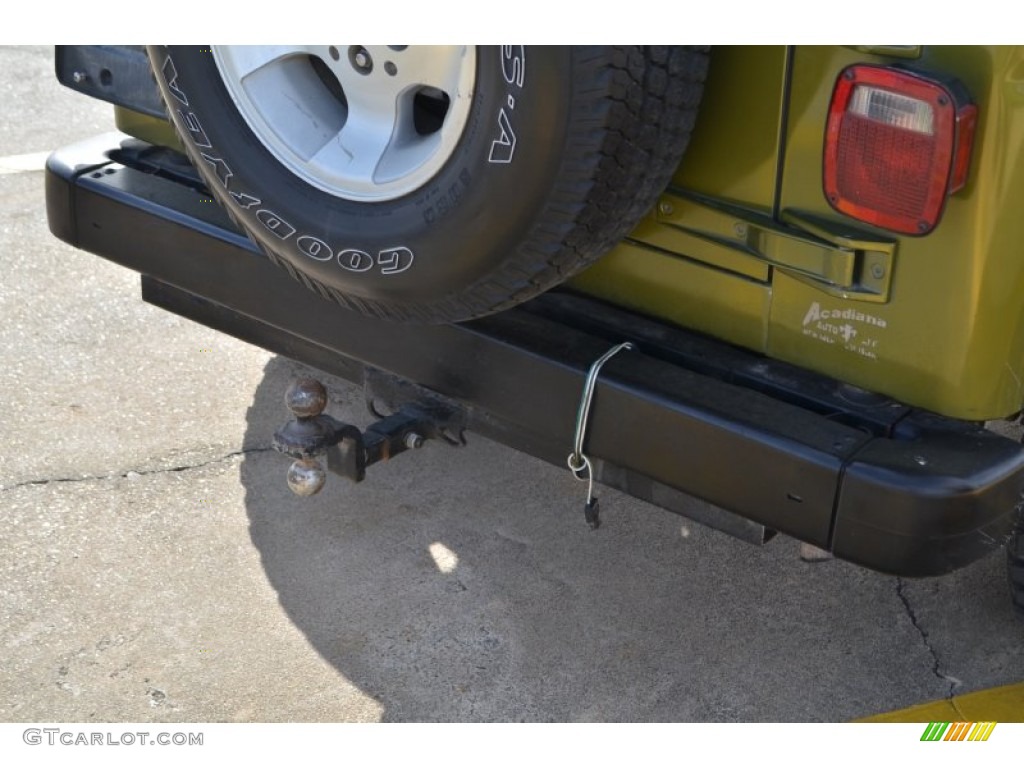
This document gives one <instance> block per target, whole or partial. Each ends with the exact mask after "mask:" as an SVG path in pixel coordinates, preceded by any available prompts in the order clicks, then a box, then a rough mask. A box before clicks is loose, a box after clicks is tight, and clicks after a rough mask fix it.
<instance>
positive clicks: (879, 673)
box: [241, 358, 1024, 721]
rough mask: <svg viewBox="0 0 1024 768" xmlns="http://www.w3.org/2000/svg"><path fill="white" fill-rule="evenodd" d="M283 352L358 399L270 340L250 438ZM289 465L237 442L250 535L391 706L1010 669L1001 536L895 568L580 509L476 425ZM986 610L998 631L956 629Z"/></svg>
mask: <svg viewBox="0 0 1024 768" xmlns="http://www.w3.org/2000/svg"><path fill="white" fill-rule="evenodd" d="M297 373H313V375H316V376H318V377H320V378H321V379H322V380H323V381H324V383H325V384H326V385H327V386H328V389H329V392H330V394H331V397H332V402H331V405H330V406H329V407H328V412H329V413H332V414H333V415H335V416H337V417H338V418H341V419H342V420H344V421H350V422H353V423H355V424H357V425H358V426H360V427H365V426H366V425H367V424H368V423H370V422H371V421H372V418H371V417H370V416H369V414H368V413H367V412H366V410H365V408H364V406H363V403H362V399H361V393H359V391H358V390H357V389H355V388H353V387H352V386H351V385H348V384H344V383H341V382H339V381H337V380H335V379H332V378H330V377H326V376H323V375H322V374H320V373H318V372H315V371H310V369H308V368H305V367H304V366H301V365H299V364H297V363H293V362H291V361H289V360H287V359H285V358H274V359H272V360H271V361H270V362H269V363H268V365H267V367H266V370H265V375H264V378H263V380H262V382H261V383H260V385H259V386H258V388H257V390H256V392H255V395H254V399H253V404H252V406H251V408H250V409H249V412H248V416H247V433H246V438H245V445H246V446H247V447H249V448H250V449H252V448H256V447H258V446H267V445H269V442H270V436H271V435H272V433H273V431H274V430H275V429H276V428H278V427H279V426H281V425H282V424H283V423H284V421H285V419H286V412H285V409H284V406H283V393H284V390H285V388H286V387H287V385H288V383H289V381H290V380H291V379H292V377H293V376H295V375H296V374H297ZM287 466H288V460H287V459H285V458H284V457H282V456H279V455H277V454H274V453H273V452H268V451H259V450H252V451H251V452H249V453H247V455H246V458H245V460H244V462H243V464H242V469H241V479H242V482H243V484H244V487H245V493H246V509H247V514H248V516H249V524H250V533H251V537H252V541H253V544H254V545H255V546H256V547H257V549H258V550H259V553H260V556H261V558H262V562H263V566H264V568H265V571H266V575H267V578H268V579H269V581H270V583H271V584H272V586H273V587H274V589H275V590H276V591H277V594H278V596H279V600H280V604H281V607H282V608H283V609H284V611H285V612H286V613H287V616H288V617H289V618H290V620H291V621H292V622H294V624H295V626H296V627H298V628H299V629H300V630H301V631H302V632H303V633H304V634H305V635H306V637H307V638H308V640H309V642H310V643H311V644H312V646H313V647H314V648H315V649H316V651H317V652H318V653H320V654H321V655H322V657H323V658H324V659H326V660H327V661H328V662H329V663H330V664H332V665H333V666H334V667H335V668H336V669H337V671H338V673H339V674H340V675H342V676H343V677H344V678H345V679H346V680H348V681H349V682H351V683H352V684H353V685H355V686H358V688H359V689H360V690H361V691H363V692H364V693H365V694H367V695H368V696H372V697H373V698H374V699H375V700H376V701H377V702H378V703H379V705H380V707H381V709H382V712H381V719H383V720H387V721H521V720H528V721H736V720H739V721H751V720H759V721H788V720H800V721H803V720H825V721H836V720H848V719H852V718H855V717H860V716H865V715H868V714H872V713H875V712H880V711H885V710H888V709H893V708H898V707H904V706H907V705H910V704H912V703H916V702H920V701H927V700H931V699H936V698H941V697H943V696H945V695H947V694H948V692H949V690H950V687H951V685H952V683H951V682H950V678H954V677H955V678H958V679H960V680H962V681H964V685H965V687H964V688H960V689H958V692H960V691H961V690H966V689H967V688H972V689H973V688H978V687H984V686H987V685H991V684H996V683H998V682H1007V681H1010V680H1014V679H1019V678H1020V672H1021V670H1022V669H1024V652H1022V651H1021V650H1020V643H1019V637H1020V629H1019V626H1018V625H1017V624H1015V623H1014V619H1013V617H1012V611H1011V610H1010V608H1009V600H1008V598H1007V595H1006V591H1005V585H1004V583H1003V581H1002V579H1004V578H1005V577H1004V575H1003V570H1002V568H1003V563H1002V558H1001V557H1000V556H993V557H990V558H988V559H986V560H983V561H981V562H980V563H977V564H976V565H974V566H972V567H970V568H968V569H965V570H964V571H961V572H959V573H958V574H954V575H952V576H947V577H944V578H941V579H927V580H919V581H907V582H901V581H898V580H897V579H895V578H893V577H889V576H884V575H881V574H876V573H872V572H869V571H866V570H862V569H860V568H857V567H855V566H852V565H849V564H847V563H842V562H838V561H828V562H824V563H817V564H808V563H804V562H802V561H800V559H799V558H798V557H797V551H798V546H797V543H796V542H794V541H792V540H790V539H788V538H786V537H782V536H780V537H777V538H776V539H775V540H774V541H772V542H770V543H769V544H768V545H766V546H765V547H760V548H758V547H754V546H752V545H748V544H745V543H742V542H738V541H736V540H733V539H731V538H730V537H728V536H725V535H723V534H720V533H718V532H716V531H712V530H710V529H707V528H703V527H701V526H699V525H697V524H694V523H690V522H689V521H688V520H686V519H685V518H681V517H678V516H676V515H673V514H671V513H668V512H664V511H662V510H659V509H657V508H655V507H652V506H650V505H647V504H644V503H642V502H638V501H635V500H633V499H631V498H629V497H627V496H624V495H622V494H620V493H617V492H614V491H612V490H610V489H606V488H603V489H599V493H600V495H601V500H602V510H603V523H604V524H603V525H602V527H601V528H600V529H599V530H597V531H591V530H590V529H589V528H588V527H587V526H586V525H585V523H584V520H583V513H582V490H581V487H580V486H579V485H578V484H577V483H575V482H574V481H573V480H572V478H571V477H570V476H569V473H568V472H567V471H565V470H562V469H560V468H557V467H553V466H550V465H547V464H545V463H542V462H540V461H538V460H535V459H533V458H531V457H528V456H524V455H521V454H517V453H515V452H513V451H510V450H508V449H506V448H504V447H502V446H499V445H497V444H495V443H492V442H489V441H487V440H485V439H483V438H480V437H477V436H475V435H472V434H471V435H469V445H468V447H466V448H461V449H455V448H449V447H447V446H443V445H439V444H431V443H428V445H427V446H426V447H424V448H423V449H422V450H420V451H418V452H415V453H412V452H410V453H407V454H404V455H401V456H399V457H396V458H395V460H394V461H392V462H390V463H388V464H384V465H378V466H373V467H371V468H370V469H369V470H368V473H367V480H366V482H364V483H361V484H358V485H355V484H351V483H348V482H347V481H345V480H343V479H341V478H339V477H335V476H330V475H329V477H328V481H327V485H326V487H325V489H324V490H323V491H322V492H321V493H320V494H319V495H318V496H315V497H313V498H310V499H300V498H297V497H294V496H292V495H291V493H290V491H289V490H288V489H287V487H286V484H285V482H284V473H285V469H286V467H287ZM681 471H685V468H681ZM699 503H700V502H697V501H694V504H699ZM979 623H980V624H981V625H982V626H985V625H986V624H987V625H988V626H989V627H990V632H988V633H987V634H986V638H989V639H987V640H985V641H983V644H984V643H990V644H991V647H978V643H977V641H974V640H971V641H968V640H966V639H965V638H967V637H968V636H969V629H970V628H972V627H974V628H976V627H977V626H978V625H979ZM1014 674H1016V677H1014Z"/></svg>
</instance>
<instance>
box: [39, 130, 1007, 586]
mask: <svg viewBox="0 0 1024 768" xmlns="http://www.w3.org/2000/svg"><path fill="white" fill-rule="evenodd" d="M108 141H109V139H108ZM111 152H112V154H114V155H115V156H117V157H118V158H120V159H122V160H123V159H124V158H125V156H126V155H127V154H130V153H126V151H125V150H123V149H120V148H119V147H118V146H117V143H114V144H113V145H112V146H111ZM83 154H86V155H87V156H88V157H94V156H95V145H94V144H93V145H82V146H73V147H68V148H65V149H63V150H59V151H58V152H57V153H55V154H54V155H53V156H52V157H51V159H50V162H49V163H48V170H47V199H48V211H49V214H50V217H51V218H50V226H51V230H52V231H53V232H54V233H55V234H57V235H58V237H61V238H62V239H65V240H67V241H68V242H71V243H72V244H73V245H76V246H78V247H80V248H84V249H85V250H88V251H92V252H94V253H97V254H99V255H101V256H104V257H105V258H108V259H111V260H112V261H115V262H117V263H119V264H122V265H124V266H127V267H129V268H131V269H135V270H137V271H139V272H141V273H142V274H143V275H145V276H147V277H146V278H144V281H143V284H144V289H145V298H146V299H147V300H149V301H153V302H154V303H157V304H160V305H161V306H165V307H167V308H169V309H171V310H172V311H175V312H178V313H179V314H182V315H185V316H187V317H192V318H194V319H197V320H198V321H199V322H203V323H206V324H208V325H211V326H213V327H218V328H220V329H221V330H225V331H227V332H229V333H232V334H234V335H236V336H239V337H240V338H244V339H246V340H248V341H251V342H253V343H256V344H260V345H262V346H265V347H267V348H269V349H272V350H274V351H278V352H282V353H284V354H288V355H290V356H292V357H295V358H296V359H300V360H303V361H305V362H308V363H310V364H312V365H315V366H317V367H320V368H322V369H324V370H327V371H330V372H332V373H338V374H340V375H342V376H346V377H348V378H351V379H353V380H356V381H359V380H361V377H362V375H363V374H364V371H365V369H366V368H368V367H372V368H376V369H382V370H385V371H389V372H391V373H393V374H395V375H396V376H399V377H401V378H404V379H407V380H409V381H412V382H416V383H418V384H419V385H421V386H423V387H426V388H428V389H430V390H433V391H434V392H437V393H439V394H441V395H443V396H444V397H446V398H449V399H451V400H454V401H456V402H459V403H461V404H462V407H463V408H464V409H465V412H466V414H467V422H468V425H469V428H470V429H472V430H474V431H477V432H480V433H482V434H485V435H487V436H489V437H492V438H495V439H497V440H500V441H501V442H504V443H506V444H508V445H510V446H512V447H514V448H517V449H519V450H522V451H525V452H527V453H530V454H533V455H535V456H538V457H541V458H543V459H545V460H548V461H551V462H553V463H556V464H559V465H563V464H564V462H565V459H566V456H567V454H568V452H569V449H570V446H571V444H572V437H573V427H574V419H575V412H576V406H577V404H578V400H579V397H580V392H581V389H582V385H583V379H584V377H585V375H586V371H587V369H588V367H589V365H590V363H591V362H592V361H593V360H594V359H596V358H597V357H598V356H600V355H601V354H602V353H603V352H605V351H606V350H607V349H608V348H609V346H610V344H609V342H610V341H611V340H614V341H616V342H617V341H623V340H632V341H634V342H636V343H637V345H638V348H639V350H638V351H634V352H628V353H623V354H620V355H618V356H616V357H615V358H613V359H612V360H611V361H609V363H608V364H607V365H606V366H605V367H604V369H603V370H602V375H601V379H600V381H599V384H598V387H597V392H596V396H595V401H594V402H595V405H594V410H593V414H592V418H591V426H590V430H589V435H588V442H587V449H588V453H590V454H591V455H592V456H594V457H595V459H596V460H597V461H596V462H595V464H596V467H597V474H598V479H599V480H600V481H601V482H604V483H606V484H609V485H613V486H615V487H619V488H621V489H623V490H625V491H626V492H627V493H632V494H633V495H636V496H638V497H640V498H645V499H647V500H649V501H653V502H655V503H658V504H661V505H662V506H665V507H667V508H669V509H674V510H675V511H680V510H681V508H683V504H682V497H681V495H680V494H681V493H687V494H692V495H695V496H699V497H700V498H703V499H705V500H707V501H709V502H711V503H712V504H716V505H719V506H721V507H725V508H727V509H730V510H733V511H734V513H735V514H733V515H728V513H723V514H724V515H725V516H726V519H729V520H731V522H732V523H734V524H735V528H736V530H735V531H734V532H738V535H743V533H744V531H746V532H747V533H749V532H751V531H756V530H758V527H764V528H770V529H775V530H779V531H783V532H785V533H788V534H790V535H792V536H795V537H797V538H799V539H802V540H804V541H808V542H811V543H814V544H816V545H818V546H821V547H825V548H830V549H833V550H834V551H835V552H836V554H837V555H839V556H840V557H843V558H846V559H849V560H852V561H854V562H858V563H860V564H862V565H865V566H868V567H871V568H875V569H878V570H883V571H888V572H892V573H898V574H902V575H917V576H920V575H931V574H938V573H945V572H948V571H950V570H953V569H954V568H957V567H960V566H962V565H965V564H967V563H968V562H971V561H972V560H974V559H977V558H978V557H980V556H981V555H983V554H984V553H985V552H988V551H990V550H991V549H994V548H995V547H996V546H998V545H999V544H1001V543H1002V542H1003V541H1004V540H1005V538H1006V537H1007V536H1008V535H1009V531H1010V528H1011V524H1012V513H1013V509H1014V507H1015V505H1016V503H1017V499H1018V498H1019V497H1020V493H1021V490H1022V488H1024V451H1022V449H1021V448H1020V446H1018V445H1017V444H1016V443H1014V442H1012V441H1010V440H1008V439H1005V438H1002V437H998V436H996V435H993V434H991V433H988V432H985V431H984V430H983V429H981V428H980V427H979V426H977V425H971V424H965V423H964V422H958V421H952V420H948V419H941V418H938V417H934V416H919V415H918V414H916V413H915V412H913V411H912V410H911V409H909V408H907V407H906V406H902V405H900V404H898V403H892V402H891V401H888V400H885V399H884V398H881V399H880V400H879V399H878V398H877V396H868V397H867V399H866V400H865V402H866V403H867V404H866V405H864V404H861V405H857V403H856V402H851V403H849V407H847V408H845V409H843V408H840V407H839V405H840V404H841V403H842V402H843V401H844V399H845V397H846V396H845V395H844V394H843V392H844V386H843V385H842V384H841V383H840V382H835V381H832V380H829V379H826V378H825V377H820V376H817V375H816V374H812V373H810V372H807V371H801V370H800V369H795V368H793V367H792V366H785V365H784V364H778V363H775V362H774V361H770V360H766V359H765V358H760V357H758V356H756V355H752V354H751V353H749V352H745V351H742V350H737V349H735V348H732V347H729V346H727V345H724V344H721V343H720V342H715V341H713V340H710V339H707V338H706V337H702V336H698V335H695V334H690V333H688V332H686V331H682V330H680V329H676V328H670V327H668V326H665V325H662V324H660V323H658V322H656V321H653V320H649V319H645V318H642V317H639V316H636V315H633V314H630V313H625V312H623V311H622V310H619V309H616V308H613V307H609V306H608V305H605V304H601V303H600V302H596V301H593V300H591V299H588V298H586V297H580V296H567V295H559V294H552V295H548V296H542V297H540V298H539V299H537V300H534V301H533V302H530V303H528V304H527V305H524V306H523V307H520V308H517V309H513V310H510V311H507V312H504V313H501V314H499V315H494V316H491V317H487V318H483V319H481V320H476V321H473V322H470V323H464V324H459V325H442V326H411V325H401V324H393V323H388V322H384V321H379V320H374V319H372V318H368V317H364V316H362V315H359V314H356V313H352V312H349V311H346V310H344V309H342V308H340V307H338V306H337V305H335V304H333V303H329V302H326V301H323V300H321V299H320V298H319V297H317V296H315V295H314V294H312V293H310V292H309V291H308V290H307V289H306V288H304V287H303V286H301V285H299V284H298V283H296V282H294V281H293V280H291V279H290V278H289V277H287V276H286V275H285V274H284V273H283V272H281V270H279V269H278V268H276V267H274V266H273V265H271V264H270V263H269V261H268V260H267V259H266V258H265V257H263V256H262V255H261V254H260V253H259V252H258V251H257V250H256V249H255V247H254V246H252V244H251V243H249V241H248V240H246V239H245V238H244V237H243V236H241V235H240V234H239V233H238V232H237V231H236V230H235V229H234V228H233V227H232V225H231V224H230V222H229V221H228V220H227V218H226V216H225V215H224V214H223V213H222V212H221V211H220V210H219V209H218V208H217V207H216V206H215V205H212V204H211V203H210V202H209V198H208V197H206V196H205V195H204V194H203V193H202V191H200V190H197V189H195V188H194V187H193V186H190V185H188V184H187V183H184V182H182V181H181V180H177V179H175V178H172V177H167V176H163V175H160V174H155V173H152V172H147V171H145V170H140V169H137V168H134V167H127V166H124V165H120V164H118V163H114V162H111V163H110V164H109V165H106V166H104V167H102V168H98V167H97V166H96V165H94V164H93V163H92V161H91V160H90V161H85V162H82V161H80V160H79V157H80V156H81V155H83ZM150 171H151V169H150ZM67 217H72V219H73V220H71V221H68V220H67ZM815 382H816V383H815ZM812 384H813V386H812ZM864 394H865V395H866V394H867V393H864ZM872 397H875V399H874V400H872V399H871V398H872ZM875 411H878V413H882V414H886V415H883V416H877V415H876V416H875V417H874V418H869V416H870V413H873V412H875ZM922 460H923V461H922ZM746 521H750V523H749V525H748V527H747V528H744V526H745V525H747V523H746ZM712 524H714V523H712ZM749 526H754V527H753V528H750V527H749ZM719 527H723V526H719ZM744 538H751V537H748V536H744Z"/></svg>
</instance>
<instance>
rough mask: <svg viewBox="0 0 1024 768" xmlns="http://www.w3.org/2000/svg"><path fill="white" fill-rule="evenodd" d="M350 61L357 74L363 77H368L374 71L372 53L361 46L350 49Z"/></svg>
mask: <svg viewBox="0 0 1024 768" xmlns="http://www.w3.org/2000/svg"><path fill="white" fill-rule="evenodd" d="M348 60H349V62H350V63H351V64H352V66H353V67H355V70H356V72H358V73H359V74H361V75H368V74H370V72H372V71H373V59H372V58H371V57H370V52H369V51H368V50H366V49H365V48H364V47H363V46H361V45H353V46H352V47H351V48H349V49H348Z"/></svg>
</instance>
